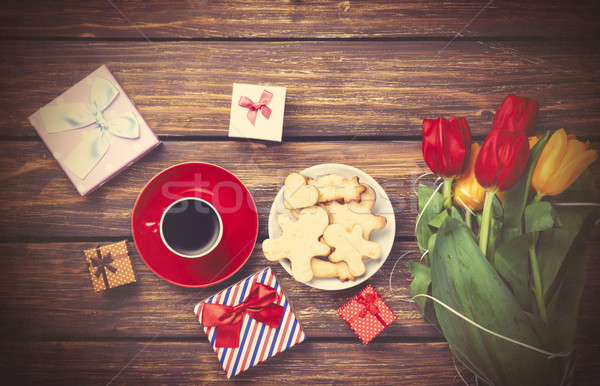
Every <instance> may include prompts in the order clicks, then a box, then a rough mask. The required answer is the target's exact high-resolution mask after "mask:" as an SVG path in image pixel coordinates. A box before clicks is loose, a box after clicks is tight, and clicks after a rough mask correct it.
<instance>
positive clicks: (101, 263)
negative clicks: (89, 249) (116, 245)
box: [90, 248, 117, 288]
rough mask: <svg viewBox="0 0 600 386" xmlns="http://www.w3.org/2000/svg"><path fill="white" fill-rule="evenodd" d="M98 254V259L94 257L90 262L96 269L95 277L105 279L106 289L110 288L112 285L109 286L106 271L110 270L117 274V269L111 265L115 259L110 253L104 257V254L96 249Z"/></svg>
mask: <svg viewBox="0 0 600 386" xmlns="http://www.w3.org/2000/svg"><path fill="white" fill-rule="evenodd" d="M96 254H97V255H98V258H95V257H92V258H91V259H90V261H91V262H92V267H96V268H97V269H96V272H95V273H94V275H95V276H96V277H100V275H102V278H103V279H104V286H105V287H106V288H110V284H108V277H106V270H107V269H108V270H109V271H110V272H112V273H117V268H116V267H113V266H112V265H110V263H112V262H113V261H115V259H114V258H113V256H112V254H111V253H110V252H108V253H107V254H106V255H104V256H102V252H100V248H96Z"/></svg>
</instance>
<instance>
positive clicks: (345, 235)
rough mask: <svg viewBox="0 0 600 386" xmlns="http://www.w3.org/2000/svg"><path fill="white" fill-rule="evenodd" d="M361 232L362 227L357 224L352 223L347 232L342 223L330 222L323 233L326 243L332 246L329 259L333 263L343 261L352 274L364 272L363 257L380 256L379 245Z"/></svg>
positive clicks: (372, 257)
mask: <svg viewBox="0 0 600 386" xmlns="http://www.w3.org/2000/svg"><path fill="white" fill-rule="evenodd" d="M362 234H363V228H362V226H361V225H359V224H356V225H354V227H353V228H352V230H351V231H349V232H348V231H346V228H344V226H343V225H340V224H332V225H329V226H328V227H327V228H326V229H325V232H324V233H323V239H324V240H325V242H326V243H327V245H329V246H330V247H332V248H334V251H333V253H331V255H329V260H330V261H332V262H334V263H335V262H338V261H345V262H346V263H348V267H349V269H350V273H351V274H352V275H354V276H360V275H362V274H363V273H365V264H364V262H363V258H367V259H378V258H379V256H381V246H380V245H379V244H378V243H376V242H374V241H369V240H365V239H364V238H363V236H362Z"/></svg>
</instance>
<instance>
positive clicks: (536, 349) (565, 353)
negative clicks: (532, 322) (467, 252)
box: [412, 294, 571, 359]
mask: <svg viewBox="0 0 600 386" xmlns="http://www.w3.org/2000/svg"><path fill="white" fill-rule="evenodd" d="M417 297H425V298H428V299H431V300H433V301H435V302H436V303H438V304H439V305H441V306H443V307H444V308H446V309H447V310H448V311H450V312H452V313H453V314H454V315H456V316H458V317H459V318H461V319H463V320H464V321H466V322H468V323H470V324H472V325H473V326H475V327H477V328H478V329H480V330H482V331H485V332H487V333H488V334H490V335H493V336H495V337H497V338H500V339H504V340H506V341H508V342H510V343H514V344H516V345H519V346H521V347H525V348H527V349H529V350H532V351H536V352H539V353H540V354H544V355H547V356H548V359H551V358H555V357H566V356H569V355H570V354H571V353H570V352H559V353H552V352H549V351H546V350H542V349H540V348H537V347H535V346H531V345H529V344H527V343H523V342H519V341H518V340H515V339H512V338H509V337H507V336H504V335H501V334H498V333H497V332H494V331H492V330H489V329H487V328H485V327H483V326H482V325H480V324H478V323H476V322H474V321H472V320H471V319H469V318H467V317H466V316H464V315H463V314H461V313H460V312H458V311H456V310H455V309H453V308H452V307H450V306H449V305H447V304H445V303H444V302H442V301H441V300H438V299H436V298H434V297H433V296H430V295H426V294H418V295H415V296H414V297H413V298H412V300H413V301H414V299H415V298H417Z"/></svg>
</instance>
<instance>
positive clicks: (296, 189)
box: [283, 173, 319, 209]
mask: <svg viewBox="0 0 600 386" xmlns="http://www.w3.org/2000/svg"><path fill="white" fill-rule="evenodd" d="M318 199H319V191H318V190H317V188H315V187H314V186H312V185H308V184H307V179H306V177H304V176H303V175H302V174H300V173H290V174H289V175H288V176H287V177H286V178H285V181H284V183H283V206H284V207H285V208H286V209H298V208H308V207H310V206H313V205H314V204H316V203H317V200H318Z"/></svg>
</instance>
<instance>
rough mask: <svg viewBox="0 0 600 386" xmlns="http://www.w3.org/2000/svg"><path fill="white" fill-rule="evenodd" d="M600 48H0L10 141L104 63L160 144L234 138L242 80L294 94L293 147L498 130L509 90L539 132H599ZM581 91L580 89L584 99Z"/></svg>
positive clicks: (290, 98) (249, 44)
mask: <svg viewBox="0 0 600 386" xmlns="http://www.w3.org/2000/svg"><path fill="white" fill-rule="evenodd" d="M598 48H599V47H598V41H597V40H594V41H581V42H576V43H574V42H563V41H547V42H539V41H535V42H512V41H508V42H506V41H453V42H451V43H450V44H449V42H446V41H427V42H419V41H374V42H373V41H369V42H365V41H316V42H314V41H310V42H305V41H299V42H263V41H259V42H253V41H218V42H211V41H186V42H160V41H159V42H148V41H144V40H142V41H135V42H124V41H109V42H95V41H94V42H88V41H83V42H82V41H76V42H69V41H21V40H19V41H11V40H8V41H0V50H1V51H3V52H10V53H11V55H10V56H9V57H7V58H6V60H4V61H2V63H0V79H2V84H3V93H2V94H0V105H1V106H2V111H3V112H4V114H3V119H2V122H0V136H4V137H11V138H14V137H15V136H16V137H21V136H23V137H36V133H35V131H34V130H33V128H32V127H31V125H30V123H29V122H28V121H27V117H29V116H30V115H31V114H32V113H34V112H35V111H36V110H37V109H39V108H40V107H42V106H44V105H45V104H46V103H48V102H50V101H51V100H53V99H54V98H56V97H57V96H59V95H60V94H61V93H62V92H64V91H65V90H66V89H68V88H69V87H70V86H71V85H73V84H75V83H77V82H78V81H80V80H81V79H83V77H85V76H86V75H87V74H89V73H90V72H92V71H93V70H95V69H96V68H97V67H99V66H100V65H101V64H107V65H108V66H109V68H111V69H112V70H113V72H114V73H115V75H116V77H117V79H118V80H119V81H120V82H121V84H122V86H123V87H124V89H125V90H126V92H127V93H128V94H129V95H130V97H131V98H132V100H133V101H134V102H135V103H136V104H137V106H138V108H139V110H140V112H141V113H142V115H143V116H144V117H145V119H146V120H147V122H148V124H149V125H150V127H152V128H153V129H154V130H155V131H156V133H157V134H158V135H160V136H163V137H167V136H177V137H179V136H194V137H221V138H224V137H226V136H227V133H228V128H229V116H230V110H231V88H232V84H233V83H234V82H236V83H252V84H264V85H274V86H286V87H287V96H286V109H285V118H284V139H286V140H287V139H299V138H313V137H332V138H358V137H366V138H374V137H379V138H381V137H382V136H385V137H389V138H405V137H406V136H409V137H415V136H419V135H420V134H421V124H422V120H423V118H428V117H429V118H435V117H438V116H465V117H467V120H468V121H469V123H470V126H471V129H472V131H473V134H474V135H475V136H483V135H485V134H487V132H489V128H490V124H491V120H492V118H493V114H494V111H495V109H496V107H497V106H498V104H499V103H500V102H501V101H502V100H503V99H504V97H505V96H506V95H508V94H509V93H516V94H518V95H522V96H528V97H531V98H536V99H538V101H539V103H540V107H541V114H540V118H539V123H538V128H539V129H540V130H542V131H545V130H555V129H557V128H560V127H565V128H567V129H569V130H570V131H571V132H574V133H576V134H579V135H592V136H597V135H598V132H597V127H598V126H599V125H600V115H599V113H598V112H599V111H600V89H598V87H595V85H596V84H597V82H598V80H599V79H600V50H598ZM574 90H576V92H574Z"/></svg>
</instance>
